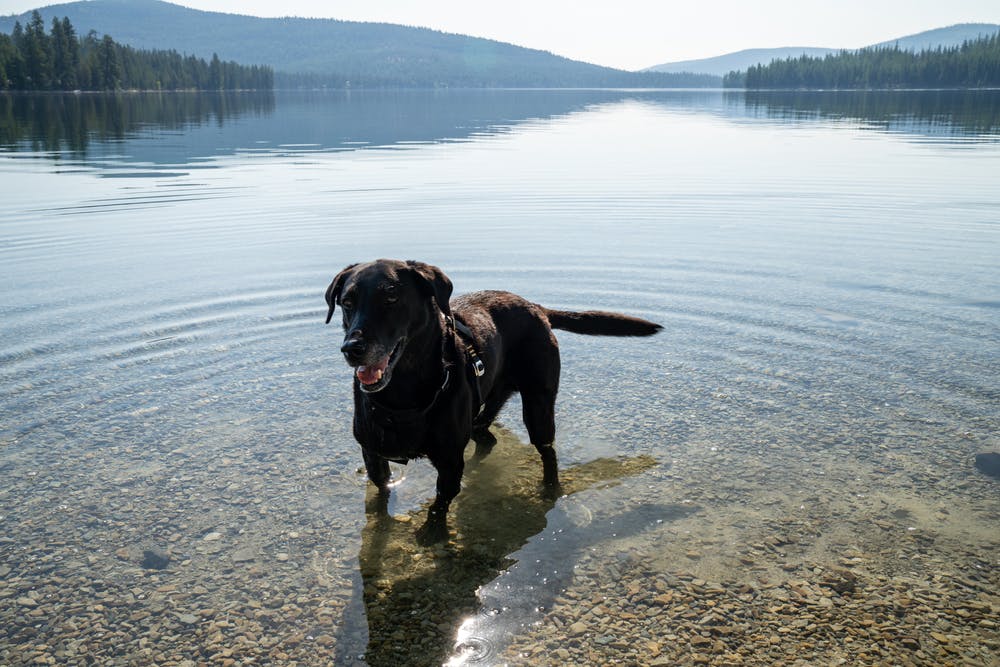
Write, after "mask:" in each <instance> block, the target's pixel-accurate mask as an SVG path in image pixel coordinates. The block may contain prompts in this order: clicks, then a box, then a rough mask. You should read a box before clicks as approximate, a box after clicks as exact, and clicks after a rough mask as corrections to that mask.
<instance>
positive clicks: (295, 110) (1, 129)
mask: <svg viewBox="0 0 1000 667" xmlns="http://www.w3.org/2000/svg"><path fill="white" fill-rule="evenodd" d="M626 100H641V101H645V102H649V103H652V104H656V105H658V106H661V107H663V108H665V109H671V110H678V111H690V110H698V111H700V112H702V113H712V114H719V115H723V116H726V117H731V118H734V119H742V118H746V117H748V118H770V119H775V120H779V121H781V122H784V123H787V122H796V121H801V122H808V121H814V120H818V119H851V120H856V121H859V122H861V123H863V124H864V126H865V127H866V128H868V129H876V130H885V131H890V132H894V133H901V134H907V135H913V136H917V137H921V136H926V137H930V138H933V137H936V136H947V137H967V138H968V139H970V140H974V141H984V140H989V141H992V140H995V138H996V136H997V133H998V131H1000V91H870V92H861V91H859V92H844V91H838V92H766V91H765V92H761V91H748V92H745V93H744V92H731V91H727V92H725V93H722V92H719V91H714V92H713V91H672V92H669V93H657V92H650V91H614V90H594V91H586V90H574V91H566V90H559V91H544V90H542V91H538V90H532V91H519V92H518V93H516V94H512V93H510V92H506V91H441V92H434V91H361V92H322V93H321V92H316V93H308V92H299V93H289V92H286V93H280V92H279V93H235V92H228V93H217V94H216V93H143V94H119V95H100V94H94V95H91V94H87V95H72V94H52V95H17V94H14V95H3V96H0V149H4V150H7V151H10V152H31V153H35V154H42V155H44V156H46V157H50V158H53V159H59V160H67V159H74V160H81V161H82V163H81V165H80V166H84V165H86V164H87V163H88V158H90V160H92V161H93V164H92V165H88V166H97V165H99V166H103V167H105V168H114V167H115V166H116V165H117V164H118V163H124V164H130V163H145V164H150V165H159V166H161V167H163V166H174V167H176V166H179V165H182V166H187V168H190V166H191V163H192V162H195V161H198V160H204V159H205V158H207V157H208V156H209V155H210V154H211V155H220V154H227V153H228V154H234V153H251V154H252V153H259V154H263V155H288V154H298V155H302V154H309V153H310V152H316V151H331V150H356V149H359V148H365V147H390V146H396V147H404V148H405V147H413V146H415V145H420V144H423V143H436V142H455V141H468V140H472V139H475V138H476V137H480V136H484V135H490V134H497V133H504V132H508V131H510V128H511V127H513V126H516V125H518V124H522V123H526V122H530V121H539V120H545V119H552V118H556V117H560V116H565V115H567V114H570V113H573V112H577V111H580V110H583V109H586V108H589V107H594V106H596V105H602V104H614V103H621V102H623V101H626Z"/></svg>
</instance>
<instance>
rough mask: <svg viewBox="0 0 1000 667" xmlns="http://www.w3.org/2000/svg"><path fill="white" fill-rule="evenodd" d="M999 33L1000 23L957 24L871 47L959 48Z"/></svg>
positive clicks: (906, 48) (917, 49)
mask: <svg viewBox="0 0 1000 667" xmlns="http://www.w3.org/2000/svg"><path fill="white" fill-rule="evenodd" d="M998 32H1000V23H959V24H957V25H951V26H948V27H947V28H935V29H934V30H925V31H924V32H918V33H917V34H916V35H909V36H907V37H900V38H899V39H890V40H889V41H887V42H879V43H878V44H873V45H872V46H896V45H898V46H899V48H901V49H903V50H904V51H924V50H926V49H936V48H938V47H939V46H940V47H942V48H946V49H947V48H950V47H953V46H961V45H962V42H967V41H971V40H974V39H979V38H980V37H990V36H992V35H995V34H997V33H998Z"/></svg>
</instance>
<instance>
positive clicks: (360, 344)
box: [340, 338, 368, 361]
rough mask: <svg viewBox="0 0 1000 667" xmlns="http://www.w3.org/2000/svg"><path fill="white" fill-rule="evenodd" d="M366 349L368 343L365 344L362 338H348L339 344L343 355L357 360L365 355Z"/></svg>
mask: <svg viewBox="0 0 1000 667" xmlns="http://www.w3.org/2000/svg"><path fill="white" fill-rule="evenodd" d="M367 350H368V345H367V344H365V341H364V339H363V338H349V339H347V340H345V341H344V344H343V345H341V346H340V351H341V352H343V353H344V356H345V357H347V358H348V359H350V360H352V361H357V360H359V359H361V358H362V357H363V356H365V352H366V351H367Z"/></svg>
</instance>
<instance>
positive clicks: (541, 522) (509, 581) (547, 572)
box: [337, 427, 695, 666]
mask: <svg viewBox="0 0 1000 667" xmlns="http://www.w3.org/2000/svg"><path fill="white" fill-rule="evenodd" d="M494 434H495V435H496V436H497V440H498V442H497V444H496V446H495V447H494V449H493V451H492V452H491V453H490V454H489V455H488V456H485V457H484V458H482V459H473V460H470V461H469V463H468V465H467V467H466V473H465V478H464V484H463V490H462V493H461V494H459V496H458V498H457V499H456V501H455V503H454V504H453V505H452V509H451V512H450V515H449V528H450V535H451V539H450V540H449V541H448V542H445V543H442V544H440V545H437V546H432V547H422V546H420V545H419V544H417V542H416V539H415V537H414V531H415V529H416V526H417V525H419V522H420V521H421V520H422V518H423V515H424V512H425V511H426V508H416V509H414V510H413V511H411V512H409V513H408V514H406V515H403V516H390V515H389V513H388V512H387V511H386V510H385V506H384V504H381V503H379V502H377V500H376V499H375V497H374V491H373V490H372V489H371V488H369V496H368V500H369V503H368V504H369V512H368V522H367V525H366V526H365V528H364V530H363V532H362V543H361V550H360V553H359V556H358V561H359V567H360V571H361V583H360V589H356V590H355V595H354V601H353V602H352V604H351V605H350V608H348V610H346V611H345V614H344V623H343V624H342V626H341V632H340V636H339V638H338V643H337V646H338V649H337V652H338V661H337V664H348V665H349V664H360V663H361V661H362V660H363V661H364V663H366V664H368V665H393V666H398V665H441V664H443V663H445V662H447V661H448V659H449V656H452V655H453V654H454V652H455V642H456V633H457V632H458V630H459V626H462V629H463V634H464V635H467V636H469V635H471V636H473V637H474V639H473V641H474V642H478V644H477V645H475V646H472V645H470V644H467V645H466V647H465V651H466V652H467V653H468V654H470V655H473V657H474V659H476V660H477V662H478V663H479V664H489V663H488V661H487V662H483V661H482V660H481V659H484V658H486V657H487V654H493V653H495V652H497V651H498V650H499V649H500V648H502V646H503V645H504V644H505V643H506V642H508V641H509V639H510V638H512V637H513V635H514V634H516V633H517V632H518V631H519V629H520V628H521V627H523V626H524V625H525V624H526V623H528V622H529V621H532V620H537V618H538V617H539V616H540V614H541V613H543V612H544V610H545V609H547V608H548V607H549V606H550V604H551V602H552V600H553V599H554V598H555V596H556V595H557V594H558V593H559V591H560V590H561V589H562V588H565V586H566V585H567V584H568V582H569V580H570V579H571V577H572V565H573V562H574V561H575V560H576V558H577V556H578V554H579V552H580V551H581V550H583V549H584V548H585V547H587V546H590V545H593V544H595V543H597V542H600V541H602V540H605V539H610V538H622V537H627V536H629V535H632V534H636V533H638V532H641V531H643V530H645V529H647V528H648V527H650V526H652V525H655V524H656V522H657V521H663V520H664V519H667V520H670V519H675V518H679V517H681V516H686V515H688V514H690V513H691V512H693V511H695V508H692V507H691V506H690V505H684V506H680V505H676V506H674V505H656V506H642V507H638V508H635V509H632V510H627V511H625V512H622V513H620V514H618V515H615V516H613V517H608V519H609V520H607V521H592V517H591V516H590V513H589V511H588V510H587V509H586V508H585V507H584V506H583V505H581V504H580V503H577V502H574V501H573V494H575V493H578V492H580V491H584V490H586V489H590V488H594V487H598V486H607V485H611V484H614V483H616V482H617V481H618V480H621V479H624V478H627V477H630V476H633V475H637V474H639V473H641V472H643V471H645V470H648V469H649V468H652V467H653V466H655V465H657V462H656V461H655V460H654V459H653V458H652V457H649V456H636V457H630V458H614V459H611V458H606V459H598V460H595V461H591V462H589V463H585V464H582V465H578V466H575V467H570V468H565V469H563V470H561V471H560V475H561V479H562V489H561V493H562V494H564V495H563V497H562V498H561V499H559V500H557V499H556V498H555V497H554V496H552V495H551V494H546V493H544V491H543V488H542V486H541V463H540V461H539V458H538V452H537V451H536V450H535V448H534V447H532V446H530V445H527V444H524V443H522V442H520V441H519V440H518V439H517V437H516V436H514V435H513V434H511V433H510V432H508V431H506V430H504V429H497V428H496V427H494ZM471 449H472V448H471V447H470V450H471ZM470 458H471V457H470ZM411 465H414V464H411ZM415 465H420V462H417V463H415ZM552 523H555V524H558V526H556V525H549V524H552ZM542 533H544V535H540V534H542ZM535 536H538V538H536V539H534V540H533V539H532V538H534V537H535ZM521 562H525V563H530V565H531V568H530V572H529V571H528V568H527V567H521V566H520V565H519V563H521ZM505 571H506V572H505ZM502 572H505V574H504V575H503V576H502V577H499V578H498V576H499V575H500V574H501V573H502ZM494 580H496V581H494ZM491 582H492V583H491ZM477 593H478V594H477ZM463 621H464V625H463Z"/></svg>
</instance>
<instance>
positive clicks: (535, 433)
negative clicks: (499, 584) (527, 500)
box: [326, 259, 662, 543]
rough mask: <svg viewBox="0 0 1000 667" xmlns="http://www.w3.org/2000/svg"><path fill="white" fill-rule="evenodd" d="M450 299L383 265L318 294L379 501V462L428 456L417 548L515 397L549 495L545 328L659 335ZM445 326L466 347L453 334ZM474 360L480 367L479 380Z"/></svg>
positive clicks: (550, 382)
mask: <svg viewBox="0 0 1000 667" xmlns="http://www.w3.org/2000/svg"><path fill="white" fill-rule="evenodd" d="M451 293H452V283H451V280H450V279H449V278H448V276H446V275H445V274H444V272H443V271H441V269H439V268H437V267H436V266H431V265H429V264H424V263H423V262H414V261H400V260H393V259H379V260H375V261H373V262H367V263H362V264H352V265H350V266H348V267H347V268H345V269H344V270H343V271H341V272H340V273H338V274H337V275H336V276H335V277H334V279H333V281H332V282H331V283H330V286H329V287H328V288H327V291H326V301H327V305H328V306H329V311H328V314H327V319H326V321H327V323H329V322H330V320H331V318H332V317H333V314H334V311H335V309H336V308H337V307H338V306H339V307H340V309H341V313H342V317H343V325H344V342H343V344H342V346H341V348H340V349H341V352H342V353H343V354H344V358H345V359H346V360H347V363H348V364H349V365H350V366H351V367H353V368H354V369H355V374H354V437H355V438H356V439H357V440H358V442H359V443H360V444H361V452H362V456H363V458H364V462H365V469H366V471H367V472H368V477H369V479H371V481H372V482H373V483H374V484H375V485H376V486H377V487H378V489H379V492H380V495H381V496H382V497H388V494H389V482H390V479H389V478H390V473H389V461H401V462H406V461H407V460H409V459H412V458H419V457H427V458H428V459H430V462H431V463H432V464H433V465H434V467H435V468H436V469H437V473H438V478H437V495H436V497H435V499H434V502H433V503H432V504H431V507H430V510H429V511H428V515H427V521H426V522H425V523H424V525H423V526H421V528H420V529H419V530H418V534H417V537H418V539H419V541H420V542H422V543H433V542H438V541H441V540H443V539H446V538H447V536H448V528H447V519H446V516H447V512H448V506H449V505H450V504H451V501H452V499H454V498H455V496H456V495H458V492H459V490H460V486H461V479H462V471H463V468H464V465H465V459H464V452H465V448H466V445H467V444H468V443H469V441H470V440H474V441H475V442H476V445H477V450H479V449H482V450H483V451H486V450H488V448H489V447H490V446H491V445H492V444H493V442H494V440H493V437H492V436H491V435H490V433H489V430H488V429H489V426H490V424H491V423H492V422H493V420H494V419H495V418H496V416H497V414H498V413H499V412H500V409H501V408H502V407H503V405H504V403H506V402H507V399H508V398H510V397H511V395H513V393H514V392H518V393H519V394H520V395H521V405H522V413H523V419H524V425H525V426H526V427H527V429H528V436H529V438H530V440H531V444H533V445H534V446H535V448H536V449H537V450H538V452H539V454H540V455H541V458H542V472H543V482H544V485H545V488H546V489H547V490H548V492H550V493H558V488H559V470H558V465H557V462H556V453H555V449H554V448H553V442H554V440H555V401H556V393H557V392H558V390H559V368H560V362H559V344H558V343H557V342H556V338H555V336H554V335H553V333H552V330H553V329H563V330H566V331H571V332H574V333H578V334H589V335H598V336H602V335H603V336H650V335H652V334H655V333H656V332H658V331H659V330H660V329H661V328H662V327H661V326H660V325H658V324H654V323H653V322H649V321H647V320H643V319H639V318H636V317H630V316H628V315H621V314H618V313H607V312H601V311H587V312H568V311H558V310H550V309H548V308H544V307H542V306H540V305H538V304H535V303H531V302H530V301H527V300H525V299H523V298H521V297H519V296H517V295H515V294H511V293H509V292H500V291H483V292H473V293H471V294H466V295H463V296H459V297H457V298H455V299H454V300H452V298H451ZM452 318H457V319H458V320H459V321H460V322H461V323H464V324H465V326H466V327H467V329H468V330H469V331H470V332H471V338H472V340H467V337H466V336H464V335H460V334H459V333H458V332H457V331H456V329H455V326H454V325H453V324H452V321H453V320H452ZM470 346H471V347H472V349H471V350H470ZM475 356H478V358H479V359H481V360H482V362H483V364H484V366H485V372H484V373H483V374H482V376H481V377H479V378H477V377H476V374H475V372H474V371H473V369H472V361H473V358H474V357H475ZM477 380H478V389H477Z"/></svg>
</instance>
